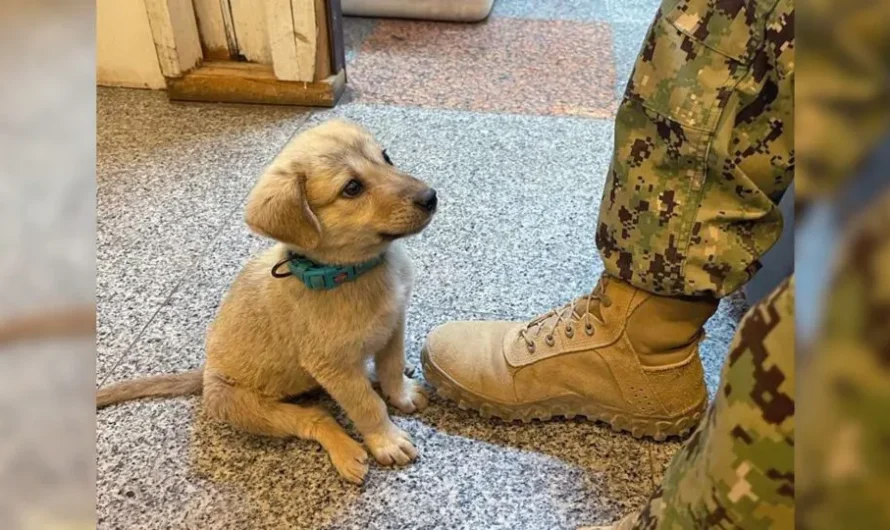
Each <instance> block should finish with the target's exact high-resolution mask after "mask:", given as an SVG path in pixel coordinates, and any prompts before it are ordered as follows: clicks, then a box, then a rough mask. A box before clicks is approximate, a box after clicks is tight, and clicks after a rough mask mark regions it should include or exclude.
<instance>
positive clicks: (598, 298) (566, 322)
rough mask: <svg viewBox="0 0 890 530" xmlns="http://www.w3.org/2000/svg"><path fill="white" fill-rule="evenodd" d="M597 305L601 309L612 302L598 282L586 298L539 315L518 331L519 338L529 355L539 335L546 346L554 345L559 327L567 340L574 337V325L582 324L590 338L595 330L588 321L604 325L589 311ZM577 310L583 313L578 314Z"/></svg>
mask: <svg viewBox="0 0 890 530" xmlns="http://www.w3.org/2000/svg"><path fill="white" fill-rule="evenodd" d="M597 304H602V306H603V307H609V306H610V305H612V300H611V299H610V298H609V297H608V296H607V295H606V294H605V286H604V284H603V282H600V283H598V284H597V285H596V287H594V288H593V290H592V291H590V293H589V294H587V295H586V296H582V297H580V298H576V299H574V300H572V301H571V302H569V303H567V304H565V305H563V306H561V307H558V308H556V309H553V310H551V311H549V312H547V313H544V314H543V315H540V316H538V317H536V318H535V319H533V320H532V321H530V322H529V323H528V324H526V325H525V328H524V329H521V330H519V337H520V338H521V339H522V340H524V341H525V346H526V348H528V351H529V353H534V352H535V350H536V341H537V339H538V337H540V335H541V334H544V342H546V343H547V345H548V346H553V345H554V344H555V337H554V333H556V332H557V331H558V330H559V329H560V327H562V328H563V329H564V331H565V335H566V337H568V338H570V339H571V338H572V337H574V336H575V325H576V324H579V323H582V322H583V323H584V332H585V333H586V334H587V335H588V336H590V335H593V333H594V331H595V328H594V325H593V322H591V321H590V319H593V320H595V321H596V322H598V323H599V324H605V321H604V320H603V319H602V317H601V316H599V315H598V314H597V313H594V312H593V311H591V309H592V308H595V307H596V305H597ZM579 308H583V311H581V312H580V313H579V312H578V309H579Z"/></svg>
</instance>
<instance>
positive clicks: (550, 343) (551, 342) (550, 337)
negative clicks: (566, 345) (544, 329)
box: [544, 334, 556, 346]
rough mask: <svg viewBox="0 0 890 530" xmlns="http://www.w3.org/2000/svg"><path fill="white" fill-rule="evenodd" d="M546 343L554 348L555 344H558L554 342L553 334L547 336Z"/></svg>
mask: <svg viewBox="0 0 890 530" xmlns="http://www.w3.org/2000/svg"><path fill="white" fill-rule="evenodd" d="M544 342H546V343H547V346H553V345H554V344H556V341H555V340H553V335H552V334H551V335H547V336H546V337H544Z"/></svg>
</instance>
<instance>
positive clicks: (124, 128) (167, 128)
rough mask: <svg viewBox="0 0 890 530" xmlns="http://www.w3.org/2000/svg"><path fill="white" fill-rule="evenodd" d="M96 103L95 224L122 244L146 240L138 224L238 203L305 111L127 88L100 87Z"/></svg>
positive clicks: (104, 236)
mask: <svg viewBox="0 0 890 530" xmlns="http://www.w3.org/2000/svg"><path fill="white" fill-rule="evenodd" d="M97 111H98V112H97V123H96V127H97V141H96V177H97V181H98V184H99V189H98V194H97V197H96V206H97V214H98V220H97V229H98V232H99V234H100V237H101V241H102V242H103V243H106V244H112V243H113V244H114V245H115V246H117V247H120V246H122V245H123V246H126V245H128V244H132V243H133V242H134V241H136V242H139V241H141V240H142V237H141V234H140V233H139V231H140V230H147V229H158V228H159V227H164V226H166V225H167V224H168V223H170V222H175V221H176V220H177V219H180V218H182V217H186V216H189V215H193V214H194V213H195V212H197V211H203V210H208V209H211V208H226V207H230V206H232V205H233V204H237V202H238V201H239V200H240V196H241V195H242V194H243V193H244V191H245V189H247V188H248V187H249V186H250V184H251V183H252V182H253V181H254V180H255V179H256V177H257V176H258V175H259V172H260V171H261V170H262V167H263V166H264V165H265V164H266V163H267V162H268V161H269V160H270V159H271V158H272V157H273V156H274V155H275V154H276V153H277V152H278V150H279V149H280V148H281V146H282V145H283V144H284V142H285V141H286V140H287V139H288V138H289V137H290V135H291V134H293V132H294V131H295V130H296V129H297V128H298V127H299V126H300V124H302V122H303V121H304V120H305V118H306V115H307V113H306V111H305V110H304V109H295V108H292V107H263V106H246V105H205V104H182V103H171V102H169V101H167V99H166V96H165V95H164V94H163V93H158V92H150V91H140V90H127V89H100V90H99V91H98V105H97ZM233 198H234V201H235V202H234V203H233V202H232V200H233ZM119 241H123V243H118V242H119ZM100 250H101V249H100Z"/></svg>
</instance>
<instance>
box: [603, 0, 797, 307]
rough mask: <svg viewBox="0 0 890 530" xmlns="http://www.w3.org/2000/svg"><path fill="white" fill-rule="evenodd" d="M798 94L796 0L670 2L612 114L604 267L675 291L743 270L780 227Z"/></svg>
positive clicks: (706, 286) (716, 286)
mask: <svg viewBox="0 0 890 530" xmlns="http://www.w3.org/2000/svg"><path fill="white" fill-rule="evenodd" d="M793 97H794V6H793V4H792V1H791V0H753V1H745V2H742V1H737V0H663V4H662V5H661V7H660V8H659V10H658V12H657V14H656V16H655V20H654V22H653V23H652V25H651V27H650V28H649V33H648V35H647V37H646V39H645V41H644V43H643V47H642V50H641V51H640V54H639V56H638V57H637V60H636V64H635V66H634V70H633V73H632V74H631V77H630V79H629V81H628V83H627V88H626V90H625V94H624V98H623V99H622V102H621V105H620V107H619V109H618V113H617V115H616V118H615V147H614V152H613V156H612V162H611V167H610V170H609V174H608V177H607V182H606V186H605V190H604V193H603V198H602V203H601V205H600V214H599V222H598V226H597V231H596V243H597V247H598V248H599V251H600V255H601V256H602V259H603V262H604V264H605V269H606V272H607V273H609V274H611V275H613V276H617V277H619V278H622V279H623V280H625V281H627V282H628V283H631V284H633V285H635V286H637V287H639V288H641V289H643V290H646V291H650V292H653V293H656V294H661V295H674V296H676V295H689V296H700V295H710V296H717V297H721V296H725V295H726V294H729V293H731V292H733V291H735V290H737V289H738V288H739V287H741V286H742V285H743V284H744V283H745V282H747V281H748V280H749V279H750V278H751V276H752V275H753V274H754V273H755V272H756V271H757V269H758V267H759V262H758V259H759V258H760V257H761V256H762V255H763V254H764V253H765V252H766V251H767V250H768V249H769V248H770V247H771V246H772V245H773V244H774V243H775V242H776V240H777V239H778V237H779V235H780V234H781V231H782V215H781V212H780V211H779V209H778V207H777V204H778V202H779V200H780V198H781V197H782V195H783V193H784V192H785V189H786V188H787V187H788V185H789V184H790V182H791V179H792V177H793V174H794V108H793V107H794V100H793Z"/></svg>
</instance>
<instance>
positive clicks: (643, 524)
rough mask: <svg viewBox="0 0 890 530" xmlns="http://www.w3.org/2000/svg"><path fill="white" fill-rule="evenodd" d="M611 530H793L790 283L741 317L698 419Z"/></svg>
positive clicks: (792, 404) (792, 322) (792, 301)
mask: <svg viewBox="0 0 890 530" xmlns="http://www.w3.org/2000/svg"><path fill="white" fill-rule="evenodd" d="M843 527H844V526H838V527H835V528H843ZM615 528H616V529H618V530H631V529H634V530H637V529H646V530H691V529H709V530H711V529H740V528H741V529H745V530H759V529H763V530H784V529H789V530H790V529H792V528H794V280H793V278H792V279H788V280H786V281H785V282H783V283H782V284H781V285H780V286H779V287H778V288H776V290H775V291H774V292H773V293H772V294H771V295H770V296H769V297H768V298H767V299H765V300H763V301H761V302H760V303H758V304H757V305H756V306H754V307H752V308H751V310H750V311H748V313H747V314H746V315H745V318H744V319H743V320H742V323H741V324H740V325H739V330H738V332H737V333H736V335H735V338H734V339H733V343H732V345H731V349H730V353H729V357H728V358H727V361H726V364H725V365H724V367H723V374H722V376H721V381H720V390H719V391H718V393H717V396H716V398H715V400H714V402H713V403H711V405H710V408H709V409H708V414H707V416H705V418H704V419H703V420H702V422H701V423H700V424H699V426H698V428H697V429H696V431H695V432H694V433H693V434H692V436H691V437H690V438H689V440H687V442H686V443H685V444H684V445H683V447H682V448H681V449H680V451H679V452H678V453H677V454H676V456H674V459H673V460H672V461H671V463H670V465H669V466H668V469H667V471H666V474H665V477H664V480H663V481H662V483H661V485H660V486H659V487H658V488H657V489H656V490H655V492H654V493H653V494H652V496H651V498H650V499H649V502H648V503H647V504H646V505H645V506H644V507H643V510H642V511H641V512H640V513H639V514H632V515H630V516H628V517H627V518H625V519H624V520H623V521H622V522H621V523H619V524H618V525H617V526H615ZM826 528H827V527H826ZM851 528H852V527H851ZM863 528H864V527H863Z"/></svg>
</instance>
